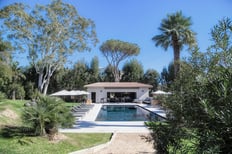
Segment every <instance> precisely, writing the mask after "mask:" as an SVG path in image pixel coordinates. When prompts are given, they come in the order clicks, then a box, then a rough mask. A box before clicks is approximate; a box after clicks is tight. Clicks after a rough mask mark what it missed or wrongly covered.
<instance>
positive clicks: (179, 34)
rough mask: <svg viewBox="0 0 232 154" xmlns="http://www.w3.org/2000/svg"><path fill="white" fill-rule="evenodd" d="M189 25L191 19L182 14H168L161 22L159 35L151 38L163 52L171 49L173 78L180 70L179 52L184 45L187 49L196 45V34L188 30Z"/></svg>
mask: <svg viewBox="0 0 232 154" xmlns="http://www.w3.org/2000/svg"><path fill="white" fill-rule="evenodd" d="M191 25H192V23H191V18H190V17H185V16H183V15H182V12H176V13H174V14H168V15H167V18H165V19H163V20H162V22H161V25H160V27H159V31H160V34H158V35H155V36H154V37H153V38H152V40H153V41H154V42H155V45H156V46H161V47H162V48H164V50H167V49H168V47H172V48H173V54H174V74H175V77H176V76H177V74H178V72H179V69H180V64H179V61H180V51H181V50H182V49H183V47H184V45H187V46H189V47H192V46H195V45H196V38H195V35H196V34H195V33H194V32H193V31H192V30H191V29H190V26H191Z"/></svg>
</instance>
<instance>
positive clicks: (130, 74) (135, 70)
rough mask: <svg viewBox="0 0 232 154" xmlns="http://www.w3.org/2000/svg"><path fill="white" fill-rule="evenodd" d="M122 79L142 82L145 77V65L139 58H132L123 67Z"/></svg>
mask: <svg viewBox="0 0 232 154" xmlns="http://www.w3.org/2000/svg"><path fill="white" fill-rule="evenodd" d="M122 72H123V75H122V81H126V82H140V81H141V80H142V78H143V73H144V71H143V66H142V64H141V63H140V62H138V60H136V59H132V60H130V61H129V62H127V63H125V64H124V66H123V67H122Z"/></svg>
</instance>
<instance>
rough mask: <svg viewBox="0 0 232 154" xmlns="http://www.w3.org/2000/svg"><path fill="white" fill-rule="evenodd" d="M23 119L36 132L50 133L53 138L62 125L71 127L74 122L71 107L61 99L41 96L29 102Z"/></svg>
mask: <svg viewBox="0 0 232 154" xmlns="http://www.w3.org/2000/svg"><path fill="white" fill-rule="evenodd" d="M22 117H23V121H24V123H25V124H28V125H29V127H32V128H33V129H34V130H35V134H38V135H46V134H48V135H49V137H51V139H53V137H54V135H55V134H56V133H57V132H58V128H60V127H66V128H67V127H71V126H72V125H73V123H74V117H73V116H72V114H71V112H70V109H69V108H68V107H66V106H65V105H64V102H63V101H62V100H61V99H58V98H53V97H39V98H38V99H37V100H35V101H33V102H28V103H27V104H26V107H25V109H24V111H23V116H22Z"/></svg>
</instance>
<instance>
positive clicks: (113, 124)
mask: <svg viewBox="0 0 232 154" xmlns="http://www.w3.org/2000/svg"><path fill="white" fill-rule="evenodd" d="M107 104H110V105H112V104H113V105H139V106H141V107H142V108H144V109H146V110H149V111H151V112H154V113H156V114H158V115H160V116H162V117H166V114H165V111H164V110H163V109H162V108H161V107H160V106H151V105H146V104H136V103H104V104H97V103H96V104H94V107H93V108H92V109H91V110H90V111H89V112H88V113H86V115H85V116H84V117H83V118H82V119H78V120H77V121H76V124H75V125H74V126H73V128H69V129H60V130H59V131H60V132H63V133H149V132H150V130H149V129H148V128H147V127H146V126H145V125H144V122H143V121H95V119H96V117H97V114H98V112H99V110H100V109H101V106H102V105H107Z"/></svg>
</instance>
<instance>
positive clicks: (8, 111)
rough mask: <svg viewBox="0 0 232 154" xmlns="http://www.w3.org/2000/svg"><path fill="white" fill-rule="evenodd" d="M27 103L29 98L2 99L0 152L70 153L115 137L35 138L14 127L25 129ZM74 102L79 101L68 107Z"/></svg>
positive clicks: (96, 135) (22, 153) (86, 135)
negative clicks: (16, 99) (23, 116)
mask: <svg viewBox="0 0 232 154" xmlns="http://www.w3.org/2000/svg"><path fill="white" fill-rule="evenodd" d="M25 102H27V101H25V100H24V101H12V100H4V101H1V102H0V153H4V154H16V153H17V154H25V153H31V154H53V153H54V154H67V153H69V152H72V151H77V150H80V149H84V148H88V147H93V146H96V145H99V144H102V143H106V142H108V141H109V140H110V138H111V136H112V134H111V133H90V134H86V133H73V134H67V133H66V134H63V135H62V134H61V136H63V137H62V139H61V140H55V141H49V140H48V138H46V137H38V136H37V137H32V136H28V135H26V134H23V133H17V131H15V130H17V129H18V128H20V129H21V128H24V127H23V123H22V121H21V114H22V111H23V106H24V103H25ZM73 105H77V103H75V104H74V103H67V106H70V107H71V106H73ZM7 126H9V128H10V129H5V128H8V127H7ZM15 132H16V133H15ZM6 134H7V135H6Z"/></svg>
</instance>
